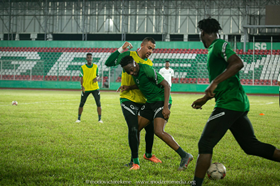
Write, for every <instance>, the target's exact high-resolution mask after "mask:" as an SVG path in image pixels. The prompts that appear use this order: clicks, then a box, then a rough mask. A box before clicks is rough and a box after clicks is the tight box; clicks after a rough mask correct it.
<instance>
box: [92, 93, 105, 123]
mask: <svg viewBox="0 0 280 186" xmlns="http://www.w3.org/2000/svg"><path fill="white" fill-rule="evenodd" d="M92 95H93V97H94V99H95V103H96V106H97V114H98V122H99V123H103V121H102V120H101V102H100V92H99V90H95V91H93V92H92Z"/></svg>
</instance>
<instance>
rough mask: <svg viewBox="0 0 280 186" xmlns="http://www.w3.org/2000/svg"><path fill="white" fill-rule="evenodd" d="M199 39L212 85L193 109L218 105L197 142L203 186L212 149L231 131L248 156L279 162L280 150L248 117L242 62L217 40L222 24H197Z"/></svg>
mask: <svg viewBox="0 0 280 186" xmlns="http://www.w3.org/2000/svg"><path fill="white" fill-rule="evenodd" d="M198 28H199V29H200V39H201V41H202V42H203V44H204V47H205V48H208V56H207V68H208V71H209V80H210V82H211V83H210V85H209V86H208V88H207V89H206V90H205V95H204V97H202V98H200V99H198V100H196V101H194V102H193V104H192V107H193V108H194V109H202V106H203V105H204V104H205V103H206V102H207V101H208V100H210V99H212V98H214V97H215V100H216V106H215V108H214V111H213V112H212V114H211V116H210V117H209V119H208V121H207V123H206V125H205V127H204V130H203V132H202V135H201V138H200V140H199V142H198V150H199V156H198V159H197V163H196V169H195V176H194V182H193V185H196V186H200V185H202V182H203V179H204V176H205V174H206V171H207V170H208V168H209V166H210V164H211V160H212V154H213V148H214V147H215V145H216V144H217V143H218V142H219V141H220V140H221V139H222V137H223V136H224V135H225V133H226V132H227V130H228V129H229V130H230V131H231V133H232V134H233V136H234V137H235V139H236V141H237V142H238V144H239V145H240V147H241V148H242V149H243V150H244V152H245V153H246V154H248V155H255V156H260V157H263V158H266V159H269V160H273V161H277V162H280V150H278V149H276V148H275V147H274V146H272V145H270V144H266V143H262V142H260V141H259V140H258V139H257V138H256V136H255V134H254V130H253V126H252V124H251V122H250V120H249V119H248V117H247V114H248V111H249V107H250V105H249V100H248V97H247V95H246V93H245V92H244V89H243V87H242V85H241V84H240V80H239V71H240V69H242V68H243V63H242V61H241V59H240V58H239V57H238V56H237V55H236V54H235V52H234V51H233V50H232V49H231V47H230V45H229V44H228V43H227V42H225V41H224V40H222V39H218V31H219V30H221V27H220V23H219V22H218V21H217V20H216V19H213V18H208V19H203V20H201V21H199V22H198Z"/></svg>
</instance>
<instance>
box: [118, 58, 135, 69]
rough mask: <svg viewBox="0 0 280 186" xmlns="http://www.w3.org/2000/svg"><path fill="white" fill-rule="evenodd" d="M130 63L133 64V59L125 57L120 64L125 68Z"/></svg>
mask: <svg viewBox="0 0 280 186" xmlns="http://www.w3.org/2000/svg"><path fill="white" fill-rule="evenodd" d="M130 63H133V58H132V57H131V56H124V57H123V58H122V59H121V62H120V64H121V67H124V66H126V65H128V64H130Z"/></svg>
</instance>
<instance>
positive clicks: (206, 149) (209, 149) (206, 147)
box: [198, 138, 214, 154]
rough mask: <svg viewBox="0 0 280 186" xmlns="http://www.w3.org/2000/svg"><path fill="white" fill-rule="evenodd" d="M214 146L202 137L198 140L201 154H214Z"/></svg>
mask: <svg viewBox="0 0 280 186" xmlns="http://www.w3.org/2000/svg"><path fill="white" fill-rule="evenodd" d="M213 148H214V147H213V146H212V145H211V144H210V143H208V142H207V140H205V139H203V138H201V139H200V140H199V142H198V150H199V154H212V153H213Z"/></svg>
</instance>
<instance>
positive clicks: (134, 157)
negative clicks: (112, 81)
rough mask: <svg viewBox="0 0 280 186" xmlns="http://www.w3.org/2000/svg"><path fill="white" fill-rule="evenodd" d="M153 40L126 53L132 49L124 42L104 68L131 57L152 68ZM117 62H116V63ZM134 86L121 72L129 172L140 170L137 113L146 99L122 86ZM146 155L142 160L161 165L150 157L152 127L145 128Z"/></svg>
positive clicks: (156, 159) (130, 77)
mask: <svg viewBox="0 0 280 186" xmlns="http://www.w3.org/2000/svg"><path fill="white" fill-rule="evenodd" d="M155 46H156V44H155V40H154V39H153V38H151V37H146V38H145V39H144V40H143V41H142V43H141V48H140V50H139V51H126V52H123V51H124V50H125V49H126V48H127V47H129V48H132V45H131V44H130V43H129V42H125V43H124V44H123V46H121V47H120V48H119V49H118V50H116V51H115V52H114V53H112V54H111V55H110V56H109V58H108V59H107V60H106V62H105V65H106V66H117V65H118V64H119V63H120V61H121V59H122V58H123V57H124V56H132V57H133V59H134V60H135V61H136V62H137V63H142V64H147V65H150V66H152V65H153V62H152V61H151V60H150V59H149V56H150V55H151V54H152V53H153V50H154V49H155ZM116 60H117V61H116ZM130 85H135V82H134V80H133V78H132V76H131V75H129V74H127V73H125V72H124V71H123V72H122V81H121V87H120V88H119V89H118V90H121V91H120V103H121V107H122V112H123V115H124V118H125V120H126V123H127V126H128V142H129V147H130V150H131V161H130V163H129V164H128V165H131V166H132V167H131V168H130V170H137V169H139V168H140V162H139V158H138V147H139V136H138V112H139V110H140V109H141V107H142V106H143V105H144V104H145V102H146V99H145V98H144V96H143V94H142V93H141V91H140V90H139V89H133V90H124V89H123V88H124V86H130ZM145 129H146V136H145V141H146V153H145V154H144V159H146V160H150V161H152V162H154V163H161V160H160V159H158V158H156V156H155V155H152V147H153V143H154V129H153V126H152V125H150V126H147V127H146V128H145Z"/></svg>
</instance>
